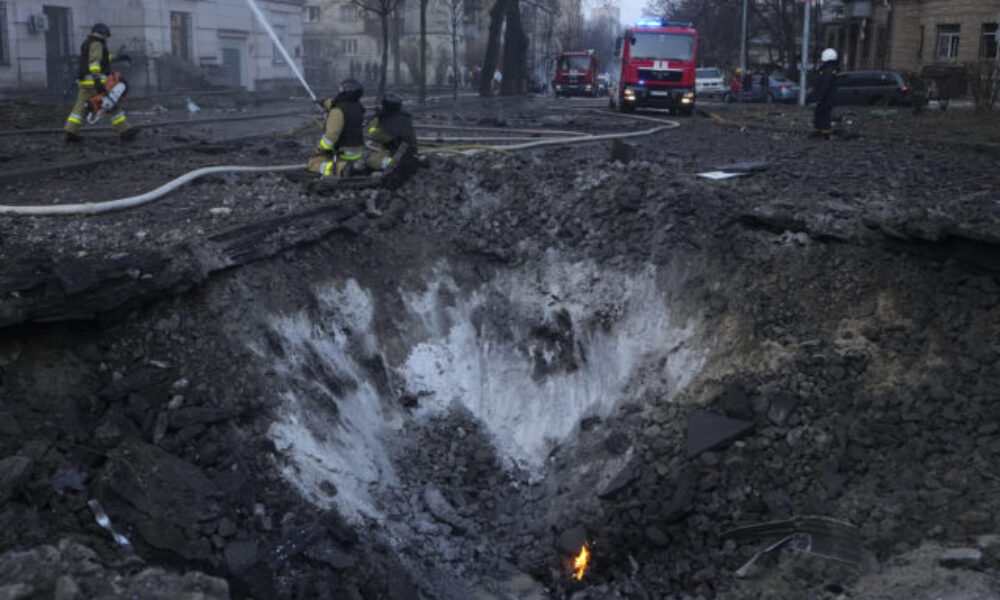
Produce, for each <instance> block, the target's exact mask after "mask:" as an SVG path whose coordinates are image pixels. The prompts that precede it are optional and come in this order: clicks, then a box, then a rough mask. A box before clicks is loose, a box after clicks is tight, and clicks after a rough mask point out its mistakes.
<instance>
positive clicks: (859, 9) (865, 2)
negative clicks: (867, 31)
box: [846, 0, 872, 19]
mask: <svg viewBox="0 0 1000 600" xmlns="http://www.w3.org/2000/svg"><path fill="white" fill-rule="evenodd" d="M846 8H847V11H846V16H847V18H848V19H870V18H872V3H871V0H853V1H851V2H848V3H847V7H846Z"/></svg>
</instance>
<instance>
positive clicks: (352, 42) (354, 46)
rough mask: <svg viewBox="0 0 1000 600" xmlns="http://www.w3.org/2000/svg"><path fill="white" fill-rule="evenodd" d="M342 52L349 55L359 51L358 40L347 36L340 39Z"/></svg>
mask: <svg viewBox="0 0 1000 600" xmlns="http://www.w3.org/2000/svg"><path fill="white" fill-rule="evenodd" d="M340 52H341V53H342V54H346V55H348V56H353V55H355V54H357V53H358V40H356V39H355V38H345V39H342V40H340Z"/></svg>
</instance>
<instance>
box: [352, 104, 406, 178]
mask: <svg viewBox="0 0 1000 600" xmlns="http://www.w3.org/2000/svg"><path fill="white" fill-rule="evenodd" d="M368 139H370V140H371V141H373V142H375V143H376V144H378V145H380V146H382V150H379V151H378V152H375V153H374V154H371V155H369V156H368V158H367V159H366V160H365V164H366V165H368V168H369V169H371V170H373V171H384V170H386V169H387V168H388V167H389V165H390V164H391V163H392V157H393V156H394V155H395V154H396V151H397V150H399V146H400V144H403V143H406V145H407V149H406V156H407V157H414V156H416V153H417V136H416V134H414V133H413V120H412V119H411V118H410V113H408V112H406V111H404V110H403V99H402V98H400V97H399V95H398V94H395V93H393V92H389V93H388V94H386V95H385V96H383V97H382V103H381V104H380V105H379V109H378V113H377V114H376V115H375V119H374V120H373V121H372V122H371V125H369V127H368Z"/></svg>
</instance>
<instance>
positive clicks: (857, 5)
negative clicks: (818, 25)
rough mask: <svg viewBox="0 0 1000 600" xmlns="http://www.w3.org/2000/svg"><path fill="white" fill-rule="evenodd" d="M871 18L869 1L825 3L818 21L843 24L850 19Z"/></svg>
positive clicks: (853, 0)
mask: <svg viewBox="0 0 1000 600" xmlns="http://www.w3.org/2000/svg"><path fill="white" fill-rule="evenodd" d="M871 17H872V3H871V0H847V1H846V2H842V1H837V0H835V1H833V2H827V3H826V4H824V6H823V14H822V15H820V21H821V22H822V23H824V24H831V23H843V22H844V21H849V20H851V19H870V18H871Z"/></svg>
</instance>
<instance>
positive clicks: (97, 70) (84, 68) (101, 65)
mask: <svg viewBox="0 0 1000 600" xmlns="http://www.w3.org/2000/svg"><path fill="white" fill-rule="evenodd" d="M109 37H111V29H109V28H108V26H107V25H105V24H104V23H96V24H95V25H94V26H93V27H92V28H91V29H90V35H88V36H87V39H86V40H84V42H83V45H82V46H81V47H80V64H79V67H78V69H77V79H76V87H77V93H76V104H74V105H73V110H72V111H71V112H70V113H69V116H68V117H66V128H65V130H66V141H67V142H82V141H83V138H82V137H81V136H80V134H78V133H77V131H79V130H80V127H81V126H82V125H83V119H84V117H85V116H86V115H87V104H88V103H89V102H90V99H91V98H93V97H94V96H96V95H98V94H102V93H104V92H105V91H106V90H105V87H104V84H105V83H106V82H107V78H108V75H110V74H111V59H112V56H111V53H110V52H108V38H109ZM110 116H111V124H112V125H114V126H115V129H116V130H118V133H119V134H120V135H121V139H122V141H123V142H128V141H131V140H133V139H134V138H135V136H136V134H137V133H138V132H139V130H138V129H134V128H132V127H131V126H130V125H129V123H128V121H127V120H126V119H125V112H124V111H123V110H122V107H121V103H119V104H118V105H117V106H116V107H115V108H114V111H113V112H112V113H111V115H110Z"/></svg>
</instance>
